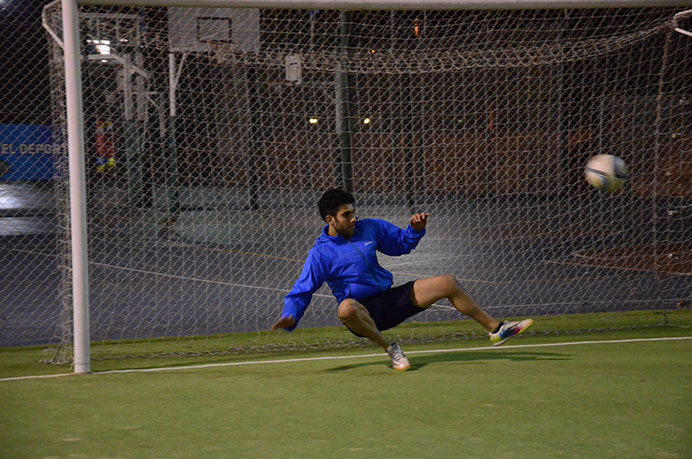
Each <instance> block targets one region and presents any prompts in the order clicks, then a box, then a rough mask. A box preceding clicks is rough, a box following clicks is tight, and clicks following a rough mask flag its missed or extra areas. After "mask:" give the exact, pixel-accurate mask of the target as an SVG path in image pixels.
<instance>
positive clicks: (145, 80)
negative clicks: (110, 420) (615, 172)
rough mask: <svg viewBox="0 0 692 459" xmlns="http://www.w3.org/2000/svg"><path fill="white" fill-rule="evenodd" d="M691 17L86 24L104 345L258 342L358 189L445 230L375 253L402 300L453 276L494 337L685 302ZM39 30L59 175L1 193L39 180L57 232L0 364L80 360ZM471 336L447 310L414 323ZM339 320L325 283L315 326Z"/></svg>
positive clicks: (56, 78)
mask: <svg viewBox="0 0 692 459" xmlns="http://www.w3.org/2000/svg"><path fill="white" fill-rule="evenodd" d="M678 11H679V10H674V9H621V10H546V11H495V12H487V11H478V12H474V11H427V12H426V11H370V12H358V11H354V12H338V11H307V10H305V11H303V10H233V9H212V10H210V9H196V8H114V7H111V8H105V7H88V6H83V7H81V9H80V16H79V17H80V22H79V26H80V33H81V53H82V84H83V89H84V92H83V100H84V132H85V140H86V164H87V188H88V189H87V193H88V196H87V207H88V213H87V218H88V236H89V237H88V240H89V270H90V282H91V284H90V308H91V332H92V339H93V340H95V341H101V340H145V341H146V342H147V343H148V344H147V346H148V348H147V349H153V348H155V347H156V345H155V343H156V342H157V341H156V340H155V338H170V337H190V336H212V335H213V336H216V335H219V334H225V333H233V332H256V331H263V330H266V329H267V328H268V327H270V326H271V324H272V323H273V321H274V320H275V319H276V318H277V316H278V314H279V313H280V311H281V307H282V301H283V296H284V295H285V294H286V293H287V292H288V291H289V290H290V289H291V286H292V285H293V282H294V281H295V280H296V278H297V277H298V275H299V273H300V270H301V267H302V263H303V260H304V258H305V255H306V253H307V250H308V249H309V248H310V246H311V245H312V244H313V242H314V240H315V238H316V237H317V236H318V235H319V233H320V231H321V229H322V226H323V223H322V222H320V220H319V217H318V215H317V210H316V201H317V199H318V197H319V196H320V194H321V192H322V191H324V190H325V189H326V188H328V187H331V186H341V187H345V188H348V189H351V190H353V192H354V194H355V195H356V199H357V207H358V211H359V216H360V217H361V218H363V217H376V218H384V219H386V220H389V221H391V222H393V223H395V224H397V225H399V226H405V225H406V223H407V221H408V218H409V216H410V214H411V213H412V212H415V211H421V210H425V211H429V212H431V213H432V218H431V222H430V226H429V229H428V234H427V235H426V237H425V238H424V239H423V241H422V242H421V244H420V246H419V248H418V249H417V250H416V251H415V252H414V253H413V254H411V255H407V256H405V257H400V258H390V257H386V256H380V263H381V264H382V265H383V266H384V267H385V268H387V269H389V270H390V271H392V272H393V273H394V277H395V283H396V284H399V283H402V282H405V281H409V280H415V279H417V278H421V277H428V276H433V275H440V274H447V273H450V274H453V275H454V276H455V277H456V278H457V279H459V280H460V282H461V283H462V284H463V285H464V286H465V288H466V289H467V290H468V291H469V292H470V293H471V294H472V296H474V297H475V298H476V299H477V300H478V301H479V303H481V304H482V305H483V306H484V308H486V309H487V310H488V311H489V312H490V313H491V314H493V315H496V316H498V317H507V316H519V315H557V314H565V315H573V314H578V313H589V314H594V313H597V312H599V313H600V312H620V313H631V312H633V311H639V310H667V309H675V308H677V307H685V304H687V303H689V301H690V300H691V299H692V282H691V280H692V265H690V259H692V225H691V224H690V218H692V217H691V215H692V213H691V212H692V208H691V205H692V201H691V200H692V185H691V183H692V172H691V170H692V130H691V122H690V120H691V119H692V117H691V116H690V115H692V104H690V102H689V101H690V100H691V99H690V98H691V97H692V85H691V83H690V79H689V68H690V67H691V65H692V39H691V38H690V37H687V36H685V35H682V34H679V33H676V32H675V31H674V23H673V21H672V20H673V17H674V15H675V14H676V13H677V12H678ZM44 20H45V23H46V28H45V30H43V29H39V28H38V25H37V24H34V25H33V26H32V27H31V30H32V31H33V34H34V35H32V36H33V37H36V38H35V39H36V40H37V41H40V43H41V46H40V49H41V51H40V53H39V52H35V55H34V57H33V58H32V59H34V60H35V61H36V62H38V61H40V62H41V64H36V65H37V66H41V67H39V68H42V69H46V68H48V66H49V68H50V71H46V70H44V71H41V72H40V73H41V77H40V78H39V77H38V76H37V77H36V78H37V81H36V83H37V84H36V87H37V89H36V91H38V92H39V93H40V94H42V96H41V99H42V103H43V104H44V105H45V103H46V101H51V105H52V121H51V122H50V123H49V122H47V121H42V123H46V124H50V125H52V126H53V128H52V129H51V131H50V132H51V133H52V137H51V138H52V139H53V140H52V142H53V144H52V145H53V146H52V148H53V149H54V150H51V151H53V152H54V154H53V158H54V160H55V161H54V162H53V167H54V168H55V171H54V172H53V175H52V177H54V178H52V179H47V180H44V181H29V182H26V181H23V182H22V183H21V185H20V184H17V183H15V182H14V181H11V180H6V179H4V180H5V181H4V182H3V184H2V185H3V186H8V187H11V188H13V189H15V188H17V187H20V188H17V189H22V188H21V187H25V188H24V189H29V190H32V191H34V190H38V189H44V188H45V187H44V185H43V184H44V183H45V184H46V185H47V186H48V187H49V192H47V193H44V194H42V195H41V196H42V197H41V198H40V201H41V206H40V207H41V208H42V209H50V211H49V212H48V211H47V212H46V217H45V218H47V219H48V220H49V221H50V226H49V227H46V228H49V229H45V230H44V232H43V233H41V234H31V235H22V236H20V237H18V238H11V237H3V238H2V241H3V245H2V250H3V252H4V253H7V254H8V255H10V256H12V257H13V258H12V259H13V260H16V261H15V262H14V263H7V264H5V266H3V268H2V269H3V270H4V271H6V272H7V275H6V278H8V279H10V278H11V279H13V281H12V282H11V283H7V282H6V283H5V285H3V289H5V290H6V291H7V297H8V298H11V299H12V300H10V301H8V302H6V303H5V304H4V305H3V308H4V309H3V310H2V311H1V312H2V316H3V323H2V325H3V333H2V336H3V344H5V345H17V344H26V343H31V342H60V343H67V344H69V342H70V340H71V324H70V319H71V298H70V284H69V282H68V281H69V278H68V277H64V276H62V274H61V273H67V272H68V270H69V266H70V256H69V253H70V252H69V244H68V242H67V241H68V240H69V237H68V235H69V232H68V228H67V225H66V222H67V215H68V212H69V203H68V200H67V190H66V186H67V181H66V180H64V177H66V170H65V165H66V162H65V161H66V157H65V152H64V151H63V150H61V149H60V148H58V147H57V146H60V145H62V143H63V140H62V139H63V138H64V137H63V135H62V133H63V130H64V127H65V115H64V104H65V95H64V66H63V61H62V50H61V47H60V42H59V40H60V38H61V36H62V32H61V22H60V9H59V5H58V4H55V5H50V6H47V7H46V9H45V10H44ZM684 21H685V20H683V22H684ZM18 53H19V51H18ZM48 76H49V77H50V83H48V81H47V80H43V79H42V78H48ZM48 88H50V94H48V93H47V90H48ZM45 110H48V108H47V107H46V109H45ZM42 115H43V116H46V115H47V114H46V113H42ZM44 119H45V118H44ZM31 122H32V123H34V121H31ZM597 153H609V154H613V155H617V156H620V157H621V158H623V159H624V160H625V161H626V162H627V164H628V165H629V167H630V170H631V174H632V175H631V181H630V183H629V184H628V186H627V188H626V189H625V190H624V192H622V193H619V194H616V195H603V194H599V193H598V192H597V191H596V190H593V189H590V188H589V187H588V185H587V184H586V183H585V181H584V180H583V168H584V165H585V164H586V161H587V160H588V158H589V157H590V156H592V155H594V154H597ZM50 187H52V188H50ZM53 209H55V211H53ZM32 218H44V217H43V215H41V216H33V217H32ZM36 267H40V268H36ZM35 269H41V270H42V271H41V273H42V274H41V275H36V274H35V271H33V270H35ZM48 273H50V275H49V274H48ZM459 318H460V315H459V314H458V313H457V312H456V311H455V310H453V308H452V307H451V306H450V305H449V304H447V303H446V302H440V303H439V304H436V305H434V306H433V307H431V308H430V309H429V310H428V311H426V312H424V313H423V314H421V315H419V316H417V317H416V320H417V321H420V322H422V323H427V324H437V323H440V322H442V321H450V320H457V319H459ZM618 320H619V319H618V318H616V319H612V318H604V319H603V322H602V323H601V324H597V325H596V326H597V327H599V326H603V327H611V326H617V324H618ZM19 324H22V326H20V325H19ZM338 324H339V323H338V320H337V318H336V304H335V301H334V299H333V297H332V296H331V295H330V292H329V290H328V289H327V288H326V287H324V288H323V289H322V290H320V291H319V292H318V293H317V295H316V296H315V297H314V298H313V301H312V304H311V306H310V308H309V309H308V313H307V314H306V316H305V319H304V320H303V322H302V323H301V327H308V328H309V327H323V326H326V325H338ZM650 324H651V323H649V322H646V323H644V324H643V325H650ZM430 330H433V331H431V332H426V333H427V334H425V336H426V337H432V338H435V337H438V338H441V337H443V332H440V331H435V330H434V327H432V326H431V327H430ZM420 333H421V334H423V332H420ZM276 336H278V335H276ZM276 336H275V335H271V334H265V335H263V336H262V338H261V343H263V344H264V345H266V346H265V347H271V346H272V345H274V344H275V343H276V342H277V341H278V339H279V338H277V337H276ZM421 336H422V335H421ZM300 340H306V341H307V340H308V338H305V337H302V338H296V341H300ZM350 341H351V338H349V337H348V335H347V334H346V333H345V334H344V335H343V337H342V338H340V341H339V342H350ZM205 343H206V346H207V348H208V349H211V350H218V351H223V350H224V346H226V344H220V343H223V342H222V341H220V340H215V339H206V340H205ZM323 344H327V345H335V343H334V342H332V341H330V342H326V343H323ZM145 348H146V346H145ZM128 352H130V351H128ZM138 352H145V353H146V352H150V351H138ZM151 352H161V353H165V351H151ZM183 352H184V351H183Z"/></svg>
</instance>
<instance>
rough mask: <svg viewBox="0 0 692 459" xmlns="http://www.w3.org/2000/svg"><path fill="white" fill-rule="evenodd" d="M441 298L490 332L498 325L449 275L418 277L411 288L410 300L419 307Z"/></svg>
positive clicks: (427, 305) (424, 306)
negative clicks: (447, 300)
mask: <svg viewBox="0 0 692 459" xmlns="http://www.w3.org/2000/svg"><path fill="white" fill-rule="evenodd" d="M442 298H447V299H449V301H450V303H452V305H453V306H454V307H455V308H456V310H457V311H459V312H461V313H462V314H466V315H467V316H469V317H471V318H472V319H474V320H475V321H476V322H478V323H479V324H481V325H482V326H483V327H485V329H486V330H488V331H490V332H492V331H495V330H496V329H497V328H498V327H499V325H500V323H499V322H498V321H497V320H495V319H493V318H492V317H491V316H490V315H488V313H487V312H485V311H484V310H483V309H481V307H480V306H479V305H478V303H476V302H475V301H474V299H473V298H471V296H470V295H469V294H468V293H466V291H464V289H463V288H462V287H461V285H460V284H459V282H458V281H457V280H456V279H455V278H454V277H453V276H451V275H445V276H437V277H429V278H427V279H419V280H417V281H416V282H415V283H414V284H413V288H412V289H411V302H412V303H413V304H414V305H416V306H418V307H420V308H427V307H429V306H430V305H431V304H433V303H434V302H436V301H438V300H441V299H442Z"/></svg>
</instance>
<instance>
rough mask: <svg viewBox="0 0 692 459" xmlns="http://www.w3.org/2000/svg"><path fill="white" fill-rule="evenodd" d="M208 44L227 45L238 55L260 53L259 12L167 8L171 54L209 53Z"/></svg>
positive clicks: (209, 46) (235, 9) (233, 9)
mask: <svg viewBox="0 0 692 459" xmlns="http://www.w3.org/2000/svg"><path fill="white" fill-rule="evenodd" d="M210 43H228V44H230V45H233V48H234V49H235V50H237V51H246V52H257V51H259V10H258V9H237V8H173V7H171V8H168V44H169V49H170V51H178V52H209V51H211V50H212V49H211V45H210Z"/></svg>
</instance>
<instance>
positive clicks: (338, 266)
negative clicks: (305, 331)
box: [281, 219, 425, 331]
mask: <svg viewBox="0 0 692 459" xmlns="http://www.w3.org/2000/svg"><path fill="white" fill-rule="evenodd" d="M328 228H329V227H328V226H325V227H324V229H323V230H322V235H321V236H320V237H319V238H318V239H317V241H315V245H313V246H312V248H311V249H310V251H309V252H308V256H307V259H306V260H305V265H304V266H303V271H302V272H301V274H300V277H299V278H298V280H297V281H296V283H295V285H294V286H293V289H292V290H291V293H289V294H288V295H286V298H284V309H283V312H282V313H281V317H288V316H293V318H294V319H295V321H296V326H297V325H298V322H299V321H300V319H301V318H302V317H303V314H305V310H306V309H307V307H308V305H309V304H310V300H311V299H312V294H313V293H315V292H316V291H317V289H319V288H320V287H321V286H322V284H323V283H324V282H327V284H328V285H329V287H330V288H331V289H332V294H333V295H334V296H335V297H336V301H337V304H340V303H341V302H342V301H343V300H345V299H346V298H353V299H354V300H360V299H362V298H367V297H369V296H372V295H374V294H376V293H379V292H381V291H384V290H387V289H389V288H390V287H391V286H392V280H393V277H392V273H390V272H389V271H387V270H386V269H384V268H383V267H382V266H380V264H379V262H378V261H377V254H376V253H375V251H376V250H377V251H380V252H382V253H384V254H385V255H391V256H397V255H404V254H407V253H409V252H411V250H413V249H415V248H416V246H417V245H418V241H420V240H421V238H422V237H423V235H425V229H423V231H421V232H418V231H416V230H414V229H413V228H411V226H410V225H409V226H408V227H407V228H406V229H405V230H402V229H401V228H398V227H397V226H395V225H393V224H391V223H388V222H386V221H384V220H377V219H364V220H357V221H356V228H355V232H354V233H353V236H352V237H351V238H350V239H348V240H347V239H344V238H343V237H341V236H336V237H332V236H329V235H328V234H327V230H328ZM294 329H295V326H293V327H291V328H289V329H288V330H289V331H292V330H294Z"/></svg>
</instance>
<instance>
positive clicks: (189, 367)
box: [0, 336, 692, 382]
mask: <svg viewBox="0 0 692 459" xmlns="http://www.w3.org/2000/svg"><path fill="white" fill-rule="evenodd" d="M690 339H692V336H671V337H664V338H632V339H613V340H602V341H569V342H562V343H544V344H517V345H513V346H501V347H500V346H483V347H466V348H456V349H430V350H423V351H407V352H406V354H407V355H418V354H445V353H450V352H469V351H498V350H514V349H529V348H537V347H560V346H579V345H589V344H622V343H643V342H655V341H680V340H690ZM384 356H386V354H385V353H376V354H358V355H340V356H324V357H305V358H298V359H277V360H251V361H247V362H227V363H206V364H200V365H187V366H180V367H162V368H136V369H130V370H108V371H98V372H94V373H91V374H92V375H109V374H123V373H157V372H162V371H178V370H200V369H205V368H222V367H240V366H247V365H272V364H275V363H300V362H317V361H326V360H349V359H365V358H373V357H379V358H382V357H384ZM63 376H79V375H75V374H74V373H61V374H54V375H37V376H16V377H13V378H0V382H2V381H20V380H26V379H49V378H61V377H63Z"/></svg>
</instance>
